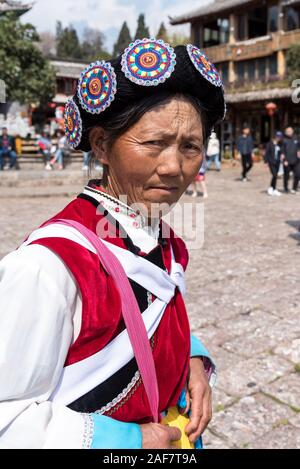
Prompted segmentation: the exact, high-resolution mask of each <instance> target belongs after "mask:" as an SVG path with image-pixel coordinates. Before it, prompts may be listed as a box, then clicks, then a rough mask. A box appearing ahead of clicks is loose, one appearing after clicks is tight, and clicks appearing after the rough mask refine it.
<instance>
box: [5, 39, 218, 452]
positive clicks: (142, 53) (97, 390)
mask: <svg viewBox="0 0 300 469" xmlns="http://www.w3.org/2000/svg"><path fill="white" fill-rule="evenodd" d="M223 115H224V97H223V88H222V84H221V81H220V79H219V75H218V74H217V71H216V70H215V68H214V66H213V65H212V64H210V63H209V62H208V60H207V58H206V57H205V56H204V54H202V53H201V52H200V51H199V49H197V48H196V47H194V46H192V45H190V46H188V47H185V46H177V47H176V48H175V50H173V49H172V48H171V47H170V46H169V45H168V44H166V43H164V42H163V41H161V40H154V39H144V40H142V41H139V40H138V41H136V42H135V43H133V44H130V45H129V47H128V48H127V49H126V50H125V52H124V54H123V55H122V57H120V58H119V59H117V60H114V61H112V62H111V63H108V62H96V63H93V64H91V65H90V66H89V67H87V69H85V70H84V71H83V72H82V74H81V76H80V79H79V82H78V88H77V92H76V94H75V96H74V97H73V99H72V100H70V101H69V103H68V104H67V106H66V135H67V138H68V142H69V144H70V145H71V146H72V147H73V148H75V149H81V150H83V151H90V150H92V151H93V154H94V155H95V156H96V158H97V159H98V160H99V161H100V162H101V163H102V164H103V166H104V174H103V179H102V180H101V181H99V180H92V181H90V182H89V184H88V186H86V187H85V189H84V190H83V192H82V193H81V194H79V196H78V197H77V198H76V199H75V200H73V201H72V202H71V203H70V204H69V205H67V206H66V207H65V208H64V209H63V210H62V211H61V212H60V213H59V214H57V215H55V216H54V217H52V218H51V219H50V220H48V222H47V224H46V225H45V224H44V226H42V228H40V229H38V230H36V231H35V232H33V233H32V234H31V235H30V236H29V237H28V238H27V240H26V241H25V242H24V243H23V244H22V246H21V247H20V248H19V249H17V250H16V251H15V252H13V253H11V254H9V255H8V256H6V257H5V258H4V259H3V260H2V262H1V263H0V311H1V316H0V322H1V323H0V334H1V337H0V340H1V346H2V357H1V369H0V380H1V382H0V401H1V404H0V405H1V412H0V415H1V417H0V419H1V420H0V422H1V426H0V435H1V436H0V446H2V447H25V448H27V447H34V448H58V447H62V448H81V447H84V448H171V447H174V446H175V444H176V443H175V442H176V441H177V440H179V438H180V436H181V432H180V430H178V429H177V428H176V427H172V426H166V425H164V423H163V422H164V420H161V421H160V422H158V419H156V420H155V415H154V414H155V412H153V407H155V406H154V404H153V402H152V401H151V399H150V400H149V399H148V396H149V395H150V394H149V392H148V391H149V383H148V385H147V386H148V387H147V386H146V379H145V380H144V378H143V377H144V376H146V375H145V370H144V372H142V369H143V366H142V365H143V363H142V362H141V361H138V360H137V354H136V355H135V357H134V355H133V353H132V350H131V349H130V344H129V341H128V340H127V338H128V336H129V326H128V327H127V329H125V323H126V321H125V310H124V305H125V306H126V304H125V303H126V301H125V303H124V302H123V303H122V304H121V299H122V298H124V292H123V291H122V288H120V285H118V282H116V281H115V280H114V275H116V270H115V271H114V269H113V268H112V269H111V270H110V272H111V274H108V272H107V268H106V267H107V266H105V262H99V257H98V255H97V252H98V251H97V250H95V249H94V247H95V245H96V244H97V242H98V243H99V244H100V245H101V246H103V245H105V246H106V247H107V248H108V249H107V251H109V252H112V254H113V259H114V262H117V263H118V262H120V263H121V264H119V265H122V267H123V268H124V271H125V272H126V275H127V276H128V278H129V281H130V285H131V289H130V292H131V294H132V291H133V293H134V295H132V296H133V297H134V298H135V300H134V301H136V302H137V304H138V307H139V312H142V313H143V319H144V318H145V317H146V315H147V318H148V319H149V321H148V323H147V321H146V319H144V322H145V326H144V325H143V327H144V328H146V329H147V331H146V330H145V331H144V332H145V333H148V337H149V339H150V341H148V340H147V341H146V342H147V347H148V349H149V350H150V352H151V353H150V355H151V360H152V361H154V364H155V373H156V378H155V379H157V388H156V390H157V391H158V397H159V401H158V403H157V406H158V412H159V416H164V415H166V413H167V412H168V409H170V408H173V407H174V406H176V404H178V405H179V406H180V408H181V412H182V413H187V412H189V411H190V410H191V415H190V420H189V422H188V424H187V426H186V428H185V431H186V434H187V436H188V438H189V440H190V442H191V443H193V444H195V446H196V447H199V446H200V445H201V442H200V441H199V438H200V436H201V434H202V433H203V431H204V429H205V427H206V426H207V424H208V422H209V420H210V417H211V390H210V386H209V384H208V379H209V377H210V376H211V375H212V374H213V371H214V365H213V364H212V362H211V361H210V359H209V356H208V353H207V351H206V350H205V348H204V347H203V346H202V344H201V343H200V342H198V341H197V339H195V338H194V337H192V338H190V331H189V323H188V318H187V314H186V310H185V307H184V302H183V298H182V293H183V292H184V282H183V274H182V272H183V269H185V268H186V265H187V262H188V254H187V251H186V248H185V245H184V243H183V241H182V240H181V239H179V238H177V237H176V236H175V234H174V233H173V231H172V230H171V229H168V227H167V225H166V224H163V223H162V221H161V220H160V216H161V213H162V209H161V204H164V209H163V210H165V207H166V206H171V205H172V204H174V203H176V202H177V201H178V200H179V198H180V196H181V195H182V194H183V193H184V191H185V189H186V188H187V187H188V185H189V184H190V183H191V182H192V181H193V179H194V178H195V176H196V174H197V173H198V171H199V168H200V166H201V164H202V160H203V148H204V145H205V142H206V139H207V137H208V135H209V134H210V131H211V128H212V126H213V125H214V124H215V123H216V122H217V121H218V120H220V119H222V117H223ZM62 220H63V221H62ZM66 220H67V221H66ZM57 222H58V223H57ZM76 222H77V224H76ZM64 223H65V225H64ZM66 225H68V226H66ZM77 228H78V229H77ZM83 233H85V235H83ZM95 234H97V236H95ZM99 238H101V242H100V240H99ZM95 239H96V240H97V241H95ZM90 240H92V241H93V242H94V244H93V242H90ZM112 254H111V255H112ZM116 257H117V258H118V259H117V258H116ZM104 260H105V259H104ZM108 267H109V265H108ZM108 270H109V269H108ZM117 271H118V269H117ZM114 272H115V273H114ZM125 278H126V277H125ZM126 281H128V280H127V279H126ZM170 285H171V287H170ZM128 301H129V299H128ZM155 308H156V310H157V311H159V315H158V316H157V318H159V320H153V317H152V316H151V314H152V313H151V312H153V311H154V309H155ZM150 313H151V314H150ZM137 319H138V321H136V324H137V325H138V323H139V321H141V316H140V315H139V316H138V317H137ZM124 321H125V323H124ZM142 323H143V321H142ZM146 323H147V324H146ZM126 324H127V323H126ZM128 324H129V323H128ZM139 327H140V326H139ZM131 328H132V324H131ZM131 330H132V329H131ZM140 330H141V331H142V329H140ZM144 332H143V331H142V333H144ZM124 337H125V339H126V340H127V342H126V344H127V345H126V346H121V345H120V344H122V340H123V339H124ZM125 339H124V340H125ZM126 340H125V341H126ZM138 340H139V337H137V336H135V337H133V338H132V339H131V341H132V347H133V344H134V342H137V341H138ZM128 344H129V345H128ZM143 344H144V345H145V342H143ZM149 344H150V346H151V348H150V346H149ZM147 347H146V348H147ZM148 349H147V350H148ZM147 353H148V352H147ZM147 357H148V359H149V355H147ZM151 360H150V361H151ZM150 361H149V363H150ZM138 363H139V365H138ZM151 366H152V364H151ZM153 369H154V367H153ZM141 377H142V379H141ZM150 386H151V383H150ZM154 394H155V393H154ZM154 394H153V395H154ZM153 415H154V417H153ZM167 417H168V415H167Z"/></svg>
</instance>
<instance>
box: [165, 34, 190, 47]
mask: <svg viewBox="0 0 300 469" xmlns="http://www.w3.org/2000/svg"><path fill="white" fill-rule="evenodd" d="M169 42H170V44H171V46H173V47H175V46H181V45H186V44H189V43H190V42H191V40H190V38H189V37H188V36H184V35H182V34H178V33H174V34H172V36H171V37H170V38H169Z"/></svg>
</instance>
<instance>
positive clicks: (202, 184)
mask: <svg viewBox="0 0 300 469" xmlns="http://www.w3.org/2000/svg"><path fill="white" fill-rule="evenodd" d="M206 169H207V163H206V161H205V160H204V162H203V164H202V166H201V168H200V171H199V173H198V174H197V176H196V178H195V180H194V182H193V183H192V184H191V186H192V194H191V195H192V197H197V195H200V193H201V192H202V195H203V199H207V198H208V192H207V187H206V181H205V173H206ZM198 189H200V190H198Z"/></svg>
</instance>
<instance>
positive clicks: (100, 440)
mask: <svg viewBox="0 0 300 469" xmlns="http://www.w3.org/2000/svg"><path fill="white" fill-rule="evenodd" d="M92 418H93V421H94V436H93V440H92V444H91V449H141V448H142V431H141V427H140V426H139V425H138V424H136V423H125V422H119V421H118V420H115V419H112V418H110V417H106V416H105V415H99V414H92Z"/></svg>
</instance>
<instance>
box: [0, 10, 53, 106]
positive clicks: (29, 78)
mask: <svg viewBox="0 0 300 469" xmlns="http://www.w3.org/2000/svg"><path fill="white" fill-rule="evenodd" d="M38 41H39V36H38V34H37V32H36V30H35V28H34V26H32V25H31V24H22V23H20V21H19V20H18V19H17V18H16V17H15V15H5V17H3V18H1V20H0V79H1V80H4V82H5V83H6V94H7V100H8V101H19V102H20V103H21V104H30V103H45V102H47V101H51V99H52V97H53V95H54V92H55V72H54V70H53V68H52V67H51V65H50V63H49V61H48V60H47V59H46V58H45V57H44V56H43V54H42V52H41V51H40V49H39V48H38V47H37V42H38Z"/></svg>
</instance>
